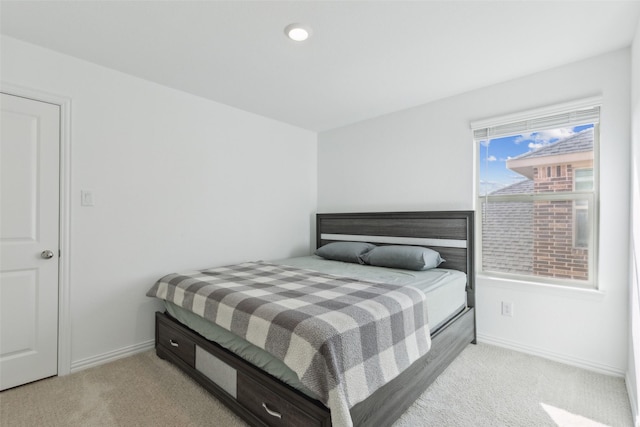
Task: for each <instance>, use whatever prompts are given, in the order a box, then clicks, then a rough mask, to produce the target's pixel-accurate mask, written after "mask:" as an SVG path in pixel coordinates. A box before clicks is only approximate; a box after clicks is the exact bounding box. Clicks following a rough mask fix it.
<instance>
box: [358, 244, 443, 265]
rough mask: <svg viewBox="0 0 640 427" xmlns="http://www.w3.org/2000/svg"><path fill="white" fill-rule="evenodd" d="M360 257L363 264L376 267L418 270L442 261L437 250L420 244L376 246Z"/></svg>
mask: <svg viewBox="0 0 640 427" xmlns="http://www.w3.org/2000/svg"><path fill="white" fill-rule="evenodd" d="M360 258H362V261H364V263H365V264H369V265H375V266H377V267H389V268H402V269H405V270H418V271H420V270H428V269H430V268H436V267H437V266H438V265H440V263H442V262H444V260H443V259H442V258H441V257H440V254H439V253H438V252H436V251H434V250H433V249H429V248H423V247H421V246H396V245H389V246H376V247H375V248H374V249H372V250H371V251H369V252H367V253H365V254H364V255H362V256H361V257H360Z"/></svg>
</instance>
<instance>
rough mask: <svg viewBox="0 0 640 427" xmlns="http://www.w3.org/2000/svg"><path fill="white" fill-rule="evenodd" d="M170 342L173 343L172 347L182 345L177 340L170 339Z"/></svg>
mask: <svg viewBox="0 0 640 427" xmlns="http://www.w3.org/2000/svg"><path fill="white" fill-rule="evenodd" d="M169 344H171V346H172V347H180V344H178V343H177V342H176V341H174V340H171V339H170V340H169Z"/></svg>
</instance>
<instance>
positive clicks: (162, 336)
mask: <svg viewBox="0 0 640 427" xmlns="http://www.w3.org/2000/svg"><path fill="white" fill-rule="evenodd" d="M157 328H158V342H157V343H156V345H161V346H162V347H163V348H164V349H166V350H167V351H169V352H170V353H173V354H175V355H176V356H178V357H179V358H180V359H182V360H183V361H184V362H185V363H186V364H187V365H189V366H191V367H192V368H193V367H195V360H196V356H195V354H196V345H195V343H194V342H193V341H191V340H190V339H189V337H187V336H186V335H185V334H183V333H182V332H180V331H179V330H177V329H175V328H173V327H172V326H171V325H169V324H166V323H165V322H158V324H157Z"/></svg>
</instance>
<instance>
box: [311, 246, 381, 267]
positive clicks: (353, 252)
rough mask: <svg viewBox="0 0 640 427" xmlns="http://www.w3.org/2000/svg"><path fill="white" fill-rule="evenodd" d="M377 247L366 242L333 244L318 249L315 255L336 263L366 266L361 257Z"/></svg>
mask: <svg viewBox="0 0 640 427" xmlns="http://www.w3.org/2000/svg"><path fill="white" fill-rule="evenodd" d="M375 247H376V245H372V244H371V243H364V242H333V243H327V244H326V245H324V246H322V247H320V248H318V249H317V250H316V251H315V254H316V255H318V256H321V257H322V258H326V259H331V260H335V261H344V262H353V263H355V264H364V262H362V260H361V259H360V257H361V256H362V255H363V254H365V253H367V252H369V251H370V250H371V249H373V248H375Z"/></svg>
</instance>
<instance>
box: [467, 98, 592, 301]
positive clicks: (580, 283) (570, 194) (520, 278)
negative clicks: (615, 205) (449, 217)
mask: <svg viewBox="0 0 640 427" xmlns="http://www.w3.org/2000/svg"><path fill="white" fill-rule="evenodd" d="M596 107H597V108H598V117H597V119H596V120H586V121H583V122H581V123H580V122H571V123H567V124H566V125H562V124H559V125H557V124H554V125H552V126H550V127H548V126H547V127H544V126H539V127H537V128H533V127H532V128H528V129H526V130H522V129H521V130H515V131H513V132H504V131H503V132H502V133H498V134H495V135H492V134H491V132H490V128H491V127H493V126H501V127H504V128H507V129H508V128H509V124H510V123H516V122H520V123H522V122H523V121H526V122H527V123H528V121H529V120H532V121H535V120H540V119H541V121H542V122H544V118H545V117H546V116H553V115H556V114H565V113H571V112H574V111H580V110H581V109H587V108H596ZM600 108H601V97H593V98H588V99H584V100H579V101H573V102H570V103H565V104H560V105H555V106H551V107H545V108H541V109H536V110H530V111H525V112H521V113H517V114H512V115H508V116H502V117H498V118H494V119H488V120H482V121H477V122H472V123H471V129H472V131H473V144H474V168H475V174H474V175H475V183H474V204H475V211H476V224H477V225H476V242H477V244H476V248H477V249H476V251H477V256H476V272H477V273H478V274H479V275H481V276H485V277H490V278H492V277H493V278H499V279H508V280H512V281H516V282H527V283H534V284H542V285H558V286H563V287H569V288H579V289H591V290H597V289H598V288H599V286H598V271H597V261H598V252H599V234H600V230H599V204H600V202H599V200H600V185H599V182H600V176H599V175H600V160H599V159H600V155H599V154H600V153H599V152H600V120H599V116H600V114H599V109H600ZM580 124H593V128H594V131H593V132H594V141H593V164H592V166H591V168H592V169H593V189H592V190H589V191H576V190H575V175H574V185H573V191H563V192H549V193H535V194H516V195H498V196H489V195H488V194H485V195H482V194H481V176H480V150H481V148H482V145H481V141H488V140H491V139H497V138H500V137H503V136H513V135H519V134H522V133H526V132H536V131H542V130H550V129H558V128H563V127H575V126H579V125H580ZM484 129H487V132H486V135H481V136H480V137H478V136H477V131H478V130H481V131H482V130H484ZM586 168H587V167H578V168H576V170H577V169H586ZM552 172H555V170H554V171H552ZM584 199H586V200H587V207H586V209H587V212H588V214H587V215H588V221H589V227H590V233H589V237H588V246H587V248H586V249H588V280H580V279H562V278H554V277H546V276H536V275H534V274H524V273H507V272H500V271H492V270H485V269H484V268H483V264H484V262H483V238H482V234H483V203H487V202H488V203H491V202H500V201H502V202H532V203H533V202H535V201H543V200H562V201H571V200H573V204H574V207H573V210H574V211H575V209H576V208H575V204H576V201H577V200H584ZM489 200H490V201H489ZM575 218H576V217H575V216H574V221H573V226H572V229H573V230H574V231H575V228H576V221H575ZM575 244H576V235H575V232H574V238H573V245H572V246H573V247H574V248H576V249H585V248H584V247H577V246H575Z"/></svg>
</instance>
